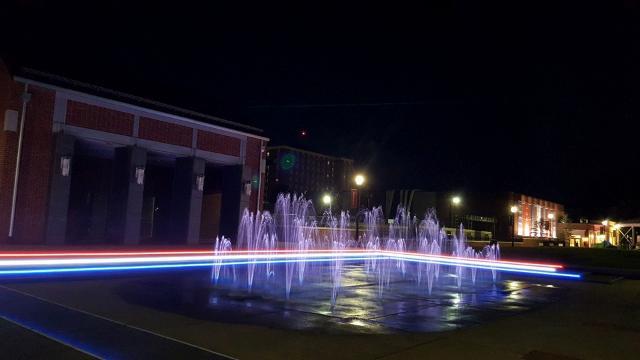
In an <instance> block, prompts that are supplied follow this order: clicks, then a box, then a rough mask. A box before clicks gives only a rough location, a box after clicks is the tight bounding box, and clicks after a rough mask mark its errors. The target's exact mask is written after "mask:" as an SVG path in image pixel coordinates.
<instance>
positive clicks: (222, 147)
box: [198, 130, 240, 156]
mask: <svg viewBox="0 0 640 360" xmlns="http://www.w3.org/2000/svg"><path fill="white" fill-rule="evenodd" d="M198 149H200V150H205V151H211V152H214V153H218V154H225V155H231V156H240V139H238V138H234V137H231V136H226V135H221V134H216V133H212V132H209V131H204V130H198Z"/></svg>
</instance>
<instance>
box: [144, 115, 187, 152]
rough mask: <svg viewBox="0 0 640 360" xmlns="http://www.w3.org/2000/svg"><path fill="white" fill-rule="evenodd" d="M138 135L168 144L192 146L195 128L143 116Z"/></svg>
mask: <svg viewBox="0 0 640 360" xmlns="http://www.w3.org/2000/svg"><path fill="white" fill-rule="evenodd" d="M138 137H139V138H141V139H147V140H153V141H158V142H163V143H167V144H173V145H179V146H186V147H191V143H192V137H193V130H192V129H191V128H190V127H186V126H182V125H177V124H171V123H168V122H164V121H160V120H156V119H151V118H146V117H141V118H140V127H139V129H138Z"/></svg>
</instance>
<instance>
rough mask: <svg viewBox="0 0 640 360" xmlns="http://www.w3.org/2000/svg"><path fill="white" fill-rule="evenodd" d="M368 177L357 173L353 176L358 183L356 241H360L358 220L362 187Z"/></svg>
mask: <svg viewBox="0 0 640 360" xmlns="http://www.w3.org/2000/svg"><path fill="white" fill-rule="evenodd" d="M365 181H366V178H365V177H364V175H362V174H356V176H354V177H353V182H354V183H355V184H356V189H355V190H356V210H357V212H356V241H358V235H359V234H358V233H359V230H360V222H359V220H358V218H359V215H360V188H361V187H362V186H363V185H364V183H365Z"/></svg>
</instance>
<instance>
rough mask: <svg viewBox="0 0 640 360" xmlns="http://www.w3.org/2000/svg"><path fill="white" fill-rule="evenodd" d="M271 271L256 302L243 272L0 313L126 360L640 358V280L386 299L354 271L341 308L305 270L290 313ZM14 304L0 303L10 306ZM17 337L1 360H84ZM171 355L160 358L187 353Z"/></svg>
mask: <svg viewBox="0 0 640 360" xmlns="http://www.w3.org/2000/svg"><path fill="white" fill-rule="evenodd" d="M263 270H264V269H260V268H258V269H257V271H256V275H257V276H256V279H255V280H256V281H255V287H254V289H253V291H252V292H251V293H250V294H249V293H248V291H247V289H246V285H245V284H246V276H247V274H246V272H243V271H242V270H241V269H240V271H238V272H237V273H236V279H237V280H236V283H233V281H231V279H232V278H233V276H232V275H233V274H232V273H230V272H228V273H227V274H224V273H223V275H224V276H223V277H222V279H221V280H220V281H219V284H218V285H217V286H213V284H212V282H211V278H210V276H211V273H210V272H209V271H147V272H144V271H141V272H126V273H124V272H123V273H109V274H102V275H98V276H95V275H91V276H89V275H86V276H66V277H59V276H56V277H50V278H46V279H43V278H40V279H30V280H28V279H14V280H11V281H8V280H7V281H4V280H3V281H2V284H1V285H3V286H4V287H5V288H9V289H11V290H15V291H19V292H20V293H22V294H23V295H24V296H26V297H29V296H30V297H37V298H38V299H40V301H41V302H36V303H35V304H32V305H33V306H34V308H32V307H31V306H32V305H29V304H27V302H26V301H23V300H22V299H14V300H12V301H13V304H12V305H11V306H2V307H1V309H2V311H3V312H4V314H5V315H7V314H8V313H11V314H14V315H15V314H22V315H21V316H32V317H31V318H30V321H32V323H30V325H32V326H35V325H39V324H40V325H42V324H44V325H47V326H50V327H52V329H54V330H56V331H52V333H54V335H55V334H57V335H58V336H60V335H61V334H64V333H65V332H68V333H70V334H72V335H73V334H84V335H85V337H84V338H83V343H85V344H92V343H100V342H102V344H103V345H105V344H106V345H107V346H112V345H113V346H120V345H125V344H127V343H128V344H132V343H134V344H135V347H131V348H130V349H129V350H128V351H132V353H135V354H136V356H135V357H137V358H151V357H153V356H157V357H158V358H161V357H162V356H159V355H158V353H157V352H156V353H154V355H153V356H147V355H148V354H145V353H141V352H140V351H141V350H145V349H147V350H149V351H151V352H152V351H155V350H154V348H156V347H157V345H154V344H155V343H156V341H159V340H158V339H156V337H158V338H160V339H164V340H168V341H172V342H177V343H179V344H182V345H184V346H187V347H195V348H200V349H206V350H208V351H213V352H217V353H221V354H226V355H230V356H233V357H236V358H242V359H283V358H287V359H326V358H331V359H334V360H337V359H374V358H376V359H377V358H385V359H387V358H388V359H409V358H465V357H467V358H473V359H497V358H500V359H502V358H508V359H522V358H531V359H533V358H540V356H547V358H561V357H562V356H564V357H565V358H567V357H570V358H580V359H610V358H616V359H627V358H629V359H634V358H635V357H637V356H636V355H637V353H638V351H640V347H639V346H640V345H638V344H640V341H638V339H640V338H639V337H638V335H639V334H640V328H639V327H638V319H640V308H638V306H637V304H638V300H639V299H640V282H639V281H627V280H620V281H615V282H606V283H603V282H596V283H594V282H589V281H586V280H585V281H562V280H557V279H551V278H544V277H511V276H508V275H506V274H502V275H500V276H499V277H498V279H497V281H496V282H495V284H494V283H493V281H492V279H491V276H490V275H489V274H486V273H479V274H478V279H477V283H476V284H475V285H473V284H471V282H470V280H469V279H468V278H465V280H464V281H463V282H462V286H461V287H460V288H458V287H457V283H456V278H454V277H452V276H443V277H441V279H440V281H438V282H436V283H435V284H434V286H433V289H432V292H431V294H429V292H428V290H427V287H426V286H425V285H424V284H423V285H420V286H416V282H415V279H412V278H410V277H409V278H407V277H404V278H403V277H402V276H394V277H392V278H391V279H390V283H389V286H388V287H386V288H384V291H383V293H382V297H381V298H380V297H379V296H378V294H379V293H378V281H377V279H376V278H375V277H371V276H369V275H367V274H366V273H365V272H364V270H363V268H362V266H361V265H357V264H348V265H347V266H346V267H345V271H344V274H345V276H344V278H343V281H342V282H343V285H344V287H343V288H342V289H341V291H340V292H339V296H338V299H337V303H336V306H335V307H334V308H333V309H332V308H331V306H330V298H331V283H330V282H329V280H330V279H331V278H330V276H331V274H330V273H328V272H327V271H324V270H319V271H317V269H316V270H314V269H313V268H312V267H310V268H308V269H307V270H309V272H305V277H304V282H303V286H300V285H299V284H298V280H297V277H294V279H293V280H294V281H293V285H292V290H291V296H290V299H289V300H287V299H286V296H285V291H284V285H283V284H284V279H283V277H282V269H276V273H275V275H276V276H275V278H271V280H268V281H264V280H265V278H266V271H263ZM260 274H262V275H260ZM307 275H308V276H307ZM296 276H297V275H296ZM261 277H262V278H261ZM5 299H6V298H3V299H1V300H0V301H2V302H3V304H4V302H5ZM56 304H60V305H57V306H62V307H64V308H66V309H68V310H69V311H70V313H68V314H67V315H66V316H63V317H60V316H58V315H55V316H54V317H53V319H55V321H47V318H48V315H47V314H48V313H49V310H47V311H41V310H38V309H39V308H41V307H44V306H47V307H48V306H50V305H51V306H53V305H56ZM27 305H28V306H27ZM51 311H52V313H53V314H56V313H57V311H58V310H51ZM78 312H79V313H84V314H86V315H87V316H90V317H91V318H98V319H100V318H103V320H104V321H106V322H117V323H119V324H120V325H118V326H115V327H109V331H106V332H104V331H100V330H99V329H101V328H103V325H102V324H103V323H102V322H100V321H96V322H94V320H91V324H92V325H91V327H93V326H95V328H96V330H95V331H86V332H85V331H83V330H82V329H83V326H81V325H82V321H79V322H72V321H71V320H67V319H73V318H75V316H76V313H78ZM93 324H95V325H93ZM0 325H2V323H1V322H0ZM16 327H17V325H16V326H11V327H0V333H1V334H2V335H3V336H2V338H3V342H2V345H3V346H0V349H4V351H2V352H1V353H2V354H3V355H5V356H6V355H7V354H9V355H13V353H12V351H13V350H14V349H15V350H16V351H23V350H26V347H25V344H24V343H23V342H25V341H32V339H36V340H38V341H36V342H34V344H39V343H41V342H42V343H43V344H45V345H46V346H43V347H42V351H40V352H39V354H40V355H41V356H40V357H41V358H56V356H55V354H68V355H69V356H71V355H77V357H79V358H81V357H82V355H83V354H81V353H73V352H70V351H71V350H72V349H71V348H68V349H66V351H65V349H64V348H61V346H60V345H59V344H58V346H56V344H51V341H49V342H47V341H43V339H41V338H39V337H37V336H36V335H34V334H30V336H24V337H23V335H24V334H25V332H26V333H27V334H28V330H25V329H26V328H22V329H21V328H18V329H16ZM123 328H125V330H124V331H122V329H123ZM131 329H133V330H136V329H140V330H139V331H142V332H144V333H146V334H149V335H153V336H149V337H135V338H136V339H137V340H136V341H135V342H127V341H121V342H120V341H119V340H118V339H120V338H121V337H128V336H137V335H135V333H136V332H135V331H134V332H132V334H134V335H129V334H130V333H129V330H131ZM60 330H63V331H62V332H58V331H60ZM79 330H80V331H79ZM451 330H452V331H451ZM115 334H119V336H121V337H119V336H116V335H115ZM172 339H173V340H172ZM45 340H46V339H45ZM61 340H63V341H64V340H65V339H64V337H62V338H61ZM58 341H60V340H58ZM35 346H37V345H35ZM35 346H34V347H33V348H32V349H28V350H29V351H28V352H25V353H28V354H29V356H28V358H37V355H38V348H36V347H35ZM162 346H164V345H162ZM162 346H159V347H158V348H160V349H162V348H163V347H162ZM122 348H124V347H122ZM20 349H22V350H20ZM175 349H178V348H174V350H173V351H176V352H172V351H169V350H167V351H164V354H172V355H175V354H176V353H181V351H180V350H175ZM149 354H151V353H149ZM541 354H542V355H541ZM47 355H52V356H47ZM536 356H537V357H536ZM65 357H66V356H65ZM174 357H176V358H184V357H185V356H180V355H177V356H174Z"/></svg>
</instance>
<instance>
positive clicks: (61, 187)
mask: <svg viewBox="0 0 640 360" xmlns="http://www.w3.org/2000/svg"><path fill="white" fill-rule="evenodd" d="M54 141H55V143H54V149H53V168H52V171H51V184H50V185H49V204H48V212H47V228H46V233H45V241H46V243H47V244H50V245H62V244H64V243H65V242H66V238H67V217H68V215H69V194H70V193H71V176H72V174H71V172H69V173H67V174H63V164H62V163H63V159H65V158H66V159H69V160H70V169H69V170H71V167H72V166H73V154H74V145H75V142H76V138H75V137H73V136H71V135H67V134H65V133H63V132H58V133H57V134H56V135H55V140H54Z"/></svg>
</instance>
